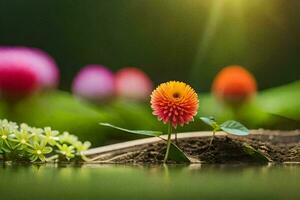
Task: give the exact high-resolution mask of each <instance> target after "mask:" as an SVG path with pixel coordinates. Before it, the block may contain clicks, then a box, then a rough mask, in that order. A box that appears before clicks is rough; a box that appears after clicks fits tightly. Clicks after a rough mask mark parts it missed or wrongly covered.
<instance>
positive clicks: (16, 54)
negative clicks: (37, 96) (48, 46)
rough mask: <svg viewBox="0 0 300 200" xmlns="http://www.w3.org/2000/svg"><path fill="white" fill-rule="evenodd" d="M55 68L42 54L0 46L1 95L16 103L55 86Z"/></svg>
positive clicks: (22, 48)
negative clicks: (38, 91) (39, 90)
mask: <svg viewBox="0 0 300 200" xmlns="http://www.w3.org/2000/svg"><path fill="white" fill-rule="evenodd" d="M58 74H59V73H58V68H57V66H56V64H55V62H54V60H53V59H52V58H51V57H50V56H49V55H48V54H46V53H45V52H43V51H41V50H38V49H34V48H26V47H0V95H1V96H2V97H3V98H7V99H13V100H17V99H19V98H22V97H24V96H28V95H30V94H32V93H33V92H35V91H37V90H38V89H43V88H53V87H55V86H56V85H57V84H58Z"/></svg>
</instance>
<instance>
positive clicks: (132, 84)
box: [116, 67, 153, 100]
mask: <svg viewBox="0 0 300 200" xmlns="http://www.w3.org/2000/svg"><path fill="white" fill-rule="evenodd" d="M152 88H153V84H152V81H151V80H150V78H149V77H148V76H147V74H145V73H144V72H143V71H141V70H140V69H138V68H134V67H126V68H123V69H121V70H119V71H118V72H117V74H116V93H117V95H118V96H120V97H123V98H128V99H135V100H146V99H147V98H149V96H150V94H151V91H152Z"/></svg>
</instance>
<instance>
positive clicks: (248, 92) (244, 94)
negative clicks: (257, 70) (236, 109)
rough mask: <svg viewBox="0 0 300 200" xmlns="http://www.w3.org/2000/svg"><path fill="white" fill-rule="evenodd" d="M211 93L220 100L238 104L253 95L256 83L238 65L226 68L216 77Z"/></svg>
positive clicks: (248, 73) (251, 76)
mask: <svg viewBox="0 0 300 200" xmlns="http://www.w3.org/2000/svg"><path fill="white" fill-rule="evenodd" d="M212 91H213V93H214V95H215V96H216V97H217V98H218V99H220V100H223V101H225V102H227V103H239V102H243V101H245V100H248V99H249V98H251V97H252V96H254V95H255V93H256V81H255V78H254V76H253V75H252V74H251V73H250V72H248V71H247V70H246V69H245V68H243V67H241V66H238V65H233V66H228V67H225V68H224V69H222V70H221V71H220V72H219V73H218V75H217V76H216V78H215V80H214V82H213V86H212Z"/></svg>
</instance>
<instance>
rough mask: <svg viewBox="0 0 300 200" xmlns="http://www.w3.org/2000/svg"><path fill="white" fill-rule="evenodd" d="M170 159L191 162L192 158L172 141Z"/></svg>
mask: <svg viewBox="0 0 300 200" xmlns="http://www.w3.org/2000/svg"><path fill="white" fill-rule="evenodd" d="M168 159H169V160H173V161H176V162H178V163H183V162H184V163H187V162H188V163H189V162H191V161H190V159H189V158H188V156H187V155H186V154H185V153H184V152H183V151H182V150H181V149H180V148H179V147H178V146H177V145H176V144H174V143H173V142H172V143H171V146H170V151H169V157H168Z"/></svg>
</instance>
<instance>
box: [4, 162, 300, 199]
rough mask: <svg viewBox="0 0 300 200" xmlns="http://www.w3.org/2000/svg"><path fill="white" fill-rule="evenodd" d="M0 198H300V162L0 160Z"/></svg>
mask: <svg viewBox="0 0 300 200" xmlns="http://www.w3.org/2000/svg"><path fill="white" fill-rule="evenodd" d="M0 180H1V181H0V199H1V200H2V199H3V200H10V199H18V200H20V199H28V200H29V199H30V200H32V199H39V200H47V199H49V200H60V199H68V200H76V199H82V200H83V199H99V200H105V199H109V200H110V199H122V200H127V199H128V200H135V199H136V200H147V199H155V200H158V199H172V200H174V199H219V200H220V199H300V166H299V165H271V166H240V165H188V166H187V165H176V166H168V167H166V166H137V165H135V166H132V165H131V166H130V165H83V166H55V165H41V166H37V165H28V166H24V165H7V164H6V165H4V164H3V165H2V167H1V168H0Z"/></svg>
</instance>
